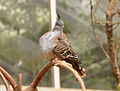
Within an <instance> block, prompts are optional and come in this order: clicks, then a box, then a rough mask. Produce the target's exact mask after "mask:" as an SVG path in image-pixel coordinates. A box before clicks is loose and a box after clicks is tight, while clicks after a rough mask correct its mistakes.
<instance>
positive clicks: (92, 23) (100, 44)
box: [90, 0, 110, 59]
mask: <svg viewBox="0 0 120 91" xmlns="http://www.w3.org/2000/svg"><path fill="white" fill-rule="evenodd" d="M90 8H91V13H90V14H91V26H92V30H93V34H94V35H95V38H96V40H97V42H98V44H99V46H100V48H101V49H102V51H103V53H104V54H105V56H106V57H107V58H108V59H109V58H110V57H109V55H108V53H107V51H106V50H105V49H104V47H103V45H102V43H101V42H100V40H99V38H98V36H97V34H96V32H95V27H94V22H93V16H94V15H93V14H94V13H93V5H92V0H90ZM96 19H97V18H95V20H96Z"/></svg>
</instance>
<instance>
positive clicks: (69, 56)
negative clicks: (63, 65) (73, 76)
mask: <svg viewBox="0 0 120 91" xmlns="http://www.w3.org/2000/svg"><path fill="white" fill-rule="evenodd" d="M57 16H58V18H57V21H56V24H55V26H54V28H53V29H52V30H50V31H49V32H47V33H45V34H44V35H42V36H41V37H40V40H39V50H40V54H41V56H42V57H44V58H46V59H48V60H51V61H52V60H54V59H56V58H58V59H60V60H65V61H66V62H68V63H70V64H71V65H72V66H73V68H74V69H75V70H76V71H77V72H78V73H79V74H80V76H81V77H83V76H85V69H84V68H83V67H81V66H80V65H79V64H80V62H79V60H78V58H77V55H76V54H75V53H74V52H73V51H72V48H71V43H70V41H69V40H68V39H67V37H66V35H65V34H64V33H63V28H64V22H63V21H62V19H61V18H60V16H59V14H58V13H57Z"/></svg>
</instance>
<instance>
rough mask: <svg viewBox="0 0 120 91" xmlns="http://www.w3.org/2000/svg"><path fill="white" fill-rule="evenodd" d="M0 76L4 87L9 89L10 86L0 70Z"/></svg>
mask: <svg viewBox="0 0 120 91" xmlns="http://www.w3.org/2000/svg"><path fill="white" fill-rule="evenodd" d="M0 77H1V79H2V80H3V83H4V84H5V87H6V89H7V91H11V90H10V87H9V85H8V82H7V80H6V78H5V77H4V75H3V74H2V73H1V71H0Z"/></svg>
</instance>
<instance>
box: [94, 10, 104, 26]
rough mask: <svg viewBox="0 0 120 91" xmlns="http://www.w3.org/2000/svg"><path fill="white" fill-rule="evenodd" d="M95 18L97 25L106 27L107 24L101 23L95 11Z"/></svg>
mask: <svg viewBox="0 0 120 91" xmlns="http://www.w3.org/2000/svg"><path fill="white" fill-rule="evenodd" d="M92 13H93V16H94V19H95V23H96V24H99V25H101V26H103V27H105V23H103V22H101V21H100V20H98V18H97V17H96V15H95V13H94V10H93V12H92Z"/></svg>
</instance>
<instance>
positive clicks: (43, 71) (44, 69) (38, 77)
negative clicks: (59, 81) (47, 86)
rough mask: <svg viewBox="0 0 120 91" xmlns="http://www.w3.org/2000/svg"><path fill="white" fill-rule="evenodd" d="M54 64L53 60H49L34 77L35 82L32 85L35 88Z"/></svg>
mask: <svg viewBox="0 0 120 91" xmlns="http://www.w3.org/2000/svg"><path fill="white" fill-rule="evenodd" d="M52 66H53V64H52V63H51V62H48V63H47V64H46V65H45V66H44V67H43V68H42V69H41V70H40V72H39V73H38V74H37V76H36V77H35V78H34V80H33V82H32V83H31V86H32V87H33V88H36V87H37V85H38V83H39V82H40V80H41V79H42V78H43V76H44V75H45V73H46V72H47V71H48V70H49V69H50V68H51V67H52Z"/></svg>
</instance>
